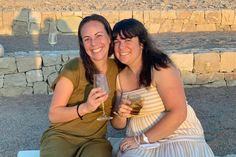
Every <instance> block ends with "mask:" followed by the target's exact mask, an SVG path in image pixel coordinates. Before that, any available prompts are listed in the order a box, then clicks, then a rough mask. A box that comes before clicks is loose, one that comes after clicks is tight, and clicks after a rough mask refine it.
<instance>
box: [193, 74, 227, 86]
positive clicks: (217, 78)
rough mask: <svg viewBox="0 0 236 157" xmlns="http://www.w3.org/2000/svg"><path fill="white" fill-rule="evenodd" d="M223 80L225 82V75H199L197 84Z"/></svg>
mask: <svg viewBox="0 0 236 157" xmlns="http://www.w3.org/2000/svg"><path fill="white" fill-rule="evenodd" d="M221 80H224V74H223V73H207V74H197V78H196V84H207V83H212V82H216V81H221Z"/></svg>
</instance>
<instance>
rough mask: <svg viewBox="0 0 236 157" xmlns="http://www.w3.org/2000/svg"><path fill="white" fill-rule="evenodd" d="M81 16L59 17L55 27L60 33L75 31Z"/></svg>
mask: <svg viewBox="0 0 236 157" xmlns="http://www.w3.org/2000/svg"><path fill="white" fill-rule="evenodd" d="M81 20H82V18H81V17H77V16H66V17H61V18H60V19H58V20H57V28H58V30H59V31H60V32H62V33H76V32H78V26H79V24H80V22H81Z"/></svg>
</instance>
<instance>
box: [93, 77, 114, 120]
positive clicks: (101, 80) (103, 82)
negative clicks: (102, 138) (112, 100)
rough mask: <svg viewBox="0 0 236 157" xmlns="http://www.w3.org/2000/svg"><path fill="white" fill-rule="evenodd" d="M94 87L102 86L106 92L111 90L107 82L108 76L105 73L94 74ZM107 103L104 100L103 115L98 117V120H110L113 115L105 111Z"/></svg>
mask: <svg viewBox="0 0 236 157" xmlns="http://www.w3.org/2000/svg"><path fill="white" fill-rule="evenodd" d="M93 76H94V77H93V78H94V87H95V88H97V87H100V88H102V89H103V90H104V91H105V92H107V93H108V92H109V87H108V83H107V78H106V75H105V74H94V75H93ZM104 107H105V105H104V102H102V116H100V117H98V118H97V120H99V121H102V120H110V119H112V118H113V117H110V116H107V115H106V112H105V108H104Z"/></svg>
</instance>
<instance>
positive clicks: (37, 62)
mask: <svg viewBox="0 0 236 157" xmlns="http://www.w3.org/2000/svg"><path fill="white" fill-rule="evenodd" d="M16 65H17V68H18V71H19V72H26V71H29V70H33V69H40V68H41V67H42V58H41V56H40V55H36V56H33V55H32V56H18V57H16Z"/></svg>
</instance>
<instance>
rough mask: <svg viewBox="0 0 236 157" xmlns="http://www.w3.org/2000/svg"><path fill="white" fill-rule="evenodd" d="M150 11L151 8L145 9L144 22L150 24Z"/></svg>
mask: <svg viewBox="0 0 236 157" xmlns="http://www.w3.org/2000/svg"><path fill="white" fill-rule="evenodd" d="M149 12H150V11H149V10H144V11H143V24H144V25H146V24H150V13H149Z"/></svg>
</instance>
